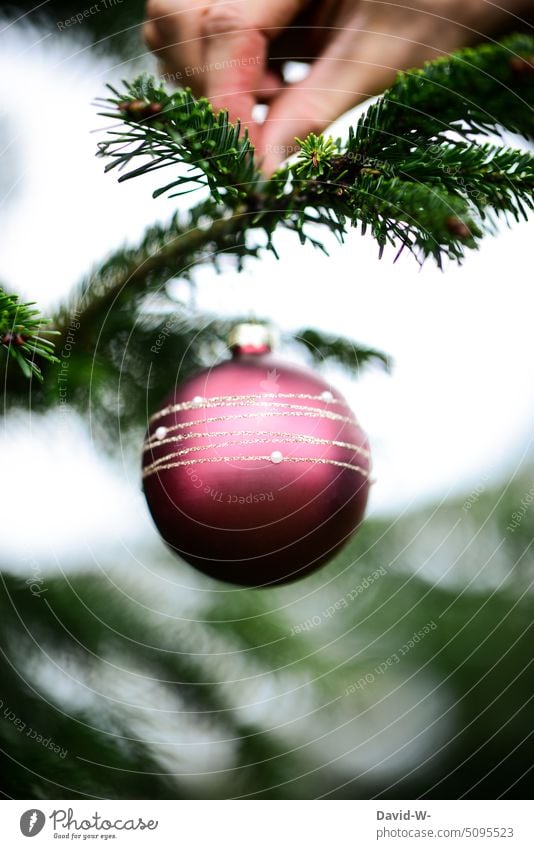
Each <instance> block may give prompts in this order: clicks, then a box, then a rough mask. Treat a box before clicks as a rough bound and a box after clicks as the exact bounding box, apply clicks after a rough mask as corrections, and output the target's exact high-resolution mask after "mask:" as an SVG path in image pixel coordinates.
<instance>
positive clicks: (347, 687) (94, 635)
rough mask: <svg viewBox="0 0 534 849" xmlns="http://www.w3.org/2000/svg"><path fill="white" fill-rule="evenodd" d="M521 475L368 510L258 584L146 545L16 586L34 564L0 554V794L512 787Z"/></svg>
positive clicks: (517, 785)
mask: <svg viewBox="0 0 534 849" xmlns="http://www.w3.org/2000/svg"><path fill="white" fill-rule="evenodd" d="M528 486H530V483H529V481H527V480H523V481H518V482H516V483H515V484H513V485H512V486H511V487H509V488H508V492H507V494H506V497H505V498H503V497H502V491H501V488H499V489H496V490H494V491H492V490H489V491H484V492H482V493H478V492H477V494H476V497H475V498H474V499H473V498H471V499H470V500H469V499H468V500H466V501H465V502H464V503H463V504H462V503H461V502H455V503H448V504H444V505H442V506H440V507H439V508H436V509H430V508H429V509H425V510H419V511H417V512H414V513H412V514H408V515H406V516H404V517H399V518H398V519H397V520H395V521H392V522H391V523H388V522H385V521H383V520H380V521H378V520H373V519H369V520H368V521H367V522H365V523H364V525H363V527H362V528H361V530H360V531H359V533H358V535H357V536H356V537H355V539H354V540H353V541H352V543H351V544H350V545H349V547H347V548H346V549H345V550H344V551H343V552H342V553H341V554H340V555H339V556H338V557H337V559H336V560H335V561H333V562H332V563H331V564H330V565H329V566H328V567H327V568H326V569H323V570H322V571H320V572H319V573H317V574H315V575H313V576H310V577H309V578H307V579H305V580H304V581H300V582H298V583H297V584H293V585H289V586H286V587H283V588H276V589H271V590H265V591H261V592H258V591H253V590H252V591H246V590H245V591H244V590H241V589H233V588H231V587H229V586H225V585H221V584H218V583H217V582H211V581H210V580H209V579H206V578H199V576H197V575H196V574H195V573H193V572H192V570H190V568H189V567H188V566H186V565H185V564H181V562H180V561H178V560H177V559H175V558H174V557H172V556H171V555H170V554H169V553H167V551H166V549H164V548H163V546H161V545H160V544H159V543H158V542H157V541H156V542H155V543H154V545H153V546H151V547H150V548H149V550H148V551H145V552H141V553H139V552H138V553H136V560H137V558H140V559H142V561H143V562H144V563H145V564H146V568H142V567H141V565H139V564H138V567H137V569H135V572H134V573H133V574H132V571H131V566H129V565H128V564H126V563H124V564H122V565H121V566H120V565H117V566H115V567H113V568H110V569H109V570H107V571H105V572H103V571H100V570H99V571H94V570H93V571H87V572H85V573H83V574H75V575H73V574H66V575H63V576H58V574H57V571H55V570H52V569H51V570H45V571H44V572H43V573H42V574H41V575H40V577H38V581H39V583H38V584H37V586H35V585H33V592H32V586H31V580H32V576H33V579H34V580H35V577H36V572H35V565H34V566H32V568H30V566H28V578H27V579H22V578H16V577H14V576H12V575H9V573H8V572H6V571H4V572H3V574H2V596H3V597H2V603H1V606H2V611H3V616H2V619H1V622H0V648H1V659H2V660H1V667H2V671H1V677H0V680H1V685H0V699H1V701H2V703H3V705H2V707H1V708H0V749H1V752H2V753H1V755H0V763H1V765H2V770H1V774H2V779H1V787H2V791H3V793H4V794H5V795H7V796H14V797H16V798H28V797H30V798H34V797H37V798H58V797H63V796H66V797H69V798H76V797H83V796H91V797H93V796H94V797H104V798H130V797H132V798H208V797H216V798H220V797H222V798H228V797H235V796H246V797H260V798H314V797H317V796H323V795H325V794H326V795H328V796H329V797H336V798H346V797H348V798H368V797H371V796H375V795H378V796H381V797H384V798H415V797H419V796H428V797H436V798H458V797H460V796H464V795H465V796H466V797H473V798H495V797H497V796H501V795H503V796H505V797H511V798H518V797H519V798H523V797H526V798H528V797H529V795H530V794H531V789H532V778H531V769H532V765H533V759H532V755H533V742H534V740H533V736H532V699H533V697H534V673H533V670H532V660H533V655H532V634H531V628H532V621H533V617H532V611H533V605H532V595H531V588H532V554H531V548H532V540H533V535H534V513H531V512H530V511H528V510H527V511H526V512H525V513H524V516H523V517H522V520H521V522H520V523H519V526H518V527H516V528H514V529H513V530H510V529H509V528H510V527H511V523H512V521H513V520H512V514H513V513H514V511H516V510H517V507H518V505H520V503H521V500H522V499H524V496H525V492H526V490H527V488H528ZM148 569H150V572H148ZM373 575H374V578H373V577H372V576H373ZM199 581H200V583H199ZM188 587H189V589H187V588H188ZM195 588H196V589H195ZM184 599H187V601H184ZM341 599H345V602H343V603H340V600H341ZM430 623H432V624H431V625H430ZM429 625H430V627H429ZM418 633H419V635H420V636H419V639H415V638H414V635H415V634H418ZM421 634H422V636H421ZM395 657H398V660H394V659H393V658H395ZM392 659H393V660H392ZM6 711H7V715H6ZM11 715H13V716H14V717H16V719H13V716H11ZM17 720H19V726H20V724H21V723H24V724H25V729H24V730H20V727H19V728H18V727H17ZM28 728H33V729H35V731H36V732H38V733H39V734H40V735H41V736H42V737H43V738H45V739H48V738H51V739H52V743H53V744H57V745H58V746H60V747H61V749H62V750H67V754H66V755H65V756H64V757H61V755H60V754H57V753H55V752H54V751H53V750H52V749H48V748H46V747H45V746H44V745H43V744H42V743H39V742H37V741H36V740H35V739H32V737H31V736H30V737H28ZM33 736H34V737H35V735H33Z"/></svg>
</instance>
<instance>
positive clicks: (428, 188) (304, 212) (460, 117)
mask: <svg viewBox="0 0 534 849" xmlns="http://www.w3.org/2000/svg"><path fill="white" fill-rule="evenodd" d="M532 54H534V39H533V38H531V37H529V36H513V37H510V38H508V39H506V40H505V41H504V42H503V43H502V44H485V45H481V46H479V47H477V48H469V49H467V50H461V51H458V52H457V53H456V54H453V55H452V56H449V57H444V58H440V59H438V60H435V61H433V62H430V63H427V65H425V67H424V68H423V69H421V70H415V71H408V72H406V73H403V74H400V75H399V77H398V79H397V81H396V82H395V84H394V85H393V86H392V88H391V89H390V90H389V91H388V92H386V93H385V94H384V96H383V97H382V98H380V99H379V100H378V101H377V102H376V103H375V104H373V105H372V106H371V107H370V108H369V109H368V111H367V113H366V114H365V115H364V116H363V117H362V118H361V119H360V121H359V122H358V124H357V125H356V127H355V128H353V129H351V130H350V132H349V136H348V139H347V141H346V143H342V142H341V141H339V140H338V141H336V142H335V141H334V140H333V139H331V138H325V137H324V136H316V135H315V134H310V136H309V137H308V138H307V139H305V140H303V141H299V143H300V145H301V151H300V154H299V156H298V157H297V161H296V162H295V163H292V164H291V165H285V166H283V167H282V168H281V169H280V170H279V171H278V172H276V174H275V175H273V177H272V179H270V180H262V178H261V174H260V171H259V169H258V167H257V165H256V164H255V161H254V151H253V148H252V146H251V145H250V142H249V140H248V137H247V134H246V132H245V133H244V134H241V130H240V127H239V126H237V127H233V126H232V125H231V123H230V122H229V120H228V115H227V113H226V112H220V113H219V114H218V115H215V114H214V112H213V110H212V108H211V106H210V104H209V103H208V101H206V100H205V99H202V98H201V99H198V100H197V99H195V98H194V96H193V95H192V93H191V91H190V90H189V89H184V90H180V91H177V92H175V93H174V94H167V93H166V92H165V90H164V89H163V88H162V87H161V86H158V85H157V84H156V83H154V81H152V80H150V79H149V78H147V77H142V78H140V79H139V80H137V81H136V82H134V83H133V84H125V90H124V91H123V92H119V91H116V90H114V89H113V90H112V94H113V96H112V97H111V98H109V99H108V101H107V103H108V106H109V107H111V108H112V109H113V110H114V111H111V112H109V111H108V112H106V113H105V114H107V115H108V116H110V117H115V118H120V119H121V120H122V123H123V125H124V126H123V128H122V129H121V130H120V131H115V130H114V131H112V132H110V133H109V135H108V139H107V140H106V141H104V142H102V143H101V145H100V147H99V153H100V155H102V156H106V157H109V158H110V159H111V162H110V163H109V165H108V170H109V169H112V168H115V167H118V166H120V167H121V168H124V167H128V166H129V165H130V164H132V163H133V162H134V161H135V167H134V168H131V169H130V170H128V171H127V172H126V173H125V174H124V175H123V176H122V177H121V179H130V178H131V177H134V176H140V175H142V174H146V173H150V172H152V171H153V170H155V169H160V168H163V167H167V166H171V165H174V166H176V165H177V164H178V170H177V173H176V175H175V176H174V178H173V179H172V180H171V181H170V182H167V183H166V184H165V185H164V186H162V187H161V188H160V189H158V190H156V192H155V193H154V194H155V196H158V195H160V194H169V193H170V194H171V196H173V195H174V194H176V193H177V191H178V190H179V192H182V191H194V190H195V189H197V188H200V187H203V186H204V187H208V188H209V189H210V193H211V199H210V200H208V201H205V202H203V203H204V204H206V203H207V204H208V206H210V205H211V211H212V212H215V210H216V212H217V214H218V215H219V216H220V217H222V218H223V219H224V221H225V224H224V225H221V226H222V229H223V231H224V234H225V238H226V239H228V238H229V237H230V234H233V236H234V237H235V238H236V239H238V240H241V241H242V242H243V243H244V242H245V241H246V233H247V231H248V230H251V229H252V228H253V227H259V228H261V229H262V230H263V231H264V233H265V234H266V240H267V241H266V247H268V248H271V249H273V250H274V248H273V241H272V237H273V234H274V232H275V231H276V229H277V228H278V227H285V228H286V229H289V230H292V231H294V232H295V233H296V234H297V235H298V237H299V239H300V241H301V242H302V243H304V242H306V241H310V242H311V243H312V244H314V245H315V246H317V247H321V248H323V245H322V242H321V241H320V240H319V239H318V238H317V237H315V236H313V237H312V236H311V235H310V228H309V225H320V226H321V227H322V228H323V229H325V228H326V229H327V230H330V231H332V232H333V233H334V234H335V235H336V236H337V237H338V238H339V239H341V240H342V239H343V237H344V235H345V233H346V231H347V225H348V224H350V225H352V226H355V227H357V226H361V229H362V231H363V232H365V231H366V230H369V231H370V232H371V233H372V234H373V236H374V238H375V239H376V240H377V242H378V244H379V247H380V252H381V253H382V251H383V249H384V247H385V245H386V244H388V243H390V244H391V245H392V246H393V247H394V248H395V249H396V250H398V249H402V248H404V247H407V248H408V249H409V250H411V251H412V252H413V253H414V254H415V255H416V256H417V258H418V259H419V260H423V259H425V258H426V257H428V256H431V257H433V258H434V260H435V261H436V263H437V264H438V266H440V267H441V266H442V264H443V260H444V259H445V258H451V259H453V260H456V261H461V260H462V258H463V256H464V255H465V250H466V248H474V247H476V246H477V243H478V241H479V240H480V238H481V237H482V236H483V235H484V233H486V232H493V230H494V223H493V214H496V215H498V214H499V213H505V214H511V215H512V216H513V217H514V218H516V219H518V218H519V217H525V215H526V211H527V210H528V209H529V208H532V194H533V176H532V175H533V170H534V169H533V164H532V163H533V159H532V156H531V155H530V154H529V153H523V152H521V151H518V150H503V149H501V148H497V147H495V146H491V145H477V144H475V143H474V142H473V141H472V139H471V138H470V137H471V136H472V134H473V133H475V132H489V131H490V130H491V131H495V132H499V130H500V129H502V128H505V129H508V130H513V131H515V132H521V133H522V134H523V135H525V136H527V137H531V136H532V135H533V134H534V123H533V118H532V116H533V115H534V94H533V88H534V87H533V86H532V85H531V84H530V83H531V77H532V74H531V71H532V67H531V64H530V58H529V57H531V56H532ZM451 132H455V133H456V135H457V136H458V134H459V135H460V136H462V135H463V136H464V138H466V139H468V141H464V142H461V141H458V140H456V141H453V140H452V139H451V137H450V134H451ZM139 158H140V159H141V161H140V164H137V163H138V162H139ZM185 166H187V170H185V168H184V167H185ZM249 216H250V217H249ZM212 218H213V224H212V227H213V230H212V232H210V230H209V229H208V230H207V231H206V233H205V239H206V242H207V243H209V244H217V243H218V232H217V226H218V225H217V224H216V221H215V215H213V216H212ZM229 221H230V223H228V222H229ZM170 250H171V253H172V249H170Z"/></svg>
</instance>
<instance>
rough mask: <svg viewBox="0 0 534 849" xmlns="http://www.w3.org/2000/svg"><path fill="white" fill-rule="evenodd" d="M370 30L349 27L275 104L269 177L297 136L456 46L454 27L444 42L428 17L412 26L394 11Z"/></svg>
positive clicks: (267, 149) (268, 137)
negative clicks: (397, 76) (307, 72)
mask: <svg viewBox="0 0 534 849" xmlns="http://www.w3.org/2000/svg"><path fill="white" fill-rule="evenodd" d="M397 11H398V10H397ZM360 26H362V25H361V24H360ZM364 26H365V30H363V29H360V28H359V27H358V26H356V25H355V24H354V23H353V24H352V26H349V27H345V28H344V29H343V31H342V32H341V33H339V34H338V35H337V36H336V37H335V39H334V40H333V42H332V43H331V44H330V45H329V46H328V48H327V49H326V50H325V52H324V53H323V54H322V55H321V56H320V57H319V59H318V60H317V61H316V62H315V64H314V65H313V66H312V68H311V71H310V74H309V75H308V76H307V77H306V79H305V80H303V81H302V82H301V83H297V84H295V85H293V86H288V87H287V88H286V89H284V91H282V92H281V94H280V95H279V97H277V98H276V100H274V101H273V103H272V105H271V108H270V109H269V113H268V115H267V118H266V121H265V124H264V127H263V129H262V134H261V137H260V139H259V152H260V154H261V153H263V154H264V161H263V166H262V167H263V169H264V171H265V172H266V173H271V172H272V171H273V170H274V169H275V168H277V167H278V165H279V164H280V162H281V161H282V160H283V158H284V156H283V152H284V151H286V150H287V149H291V148H292V146H294V139H295V137H296V136H298V137H299V138H305V137H306V136H307V135H308V133H310V132H316V133H320V132H323V131H324V130H325V129H326V127H328V126H329V124H331V123H332V122H333V121H334V120H336V118H338V117H339V116H340V115H342V114H343V113H344V112H346V111H347V110H348V109H350V108H352V107H353V106H356V105H357V104H358V103H360V102H361V101H363V100H365V99H366V98H368V97H370V96H371V95H374V94H377V93H379V92H382V91H384V89H385V88H387V87H388V86H389V85H390V84H391V83H392V82H393V80H394V78H395V76H396V74H397V72H398V70H400V69H403V68H407V67H412V66H413V65H417V64H421V63H422V62H423V61H424V60H425V59H427V58H430V57H431V56H435V55H436V54H437V53H440V52H447V51H448V50H450V49H452V47H454V46H455V44H454V41H455V36H454V33H453V28H452V27H451V28H450V30H447V32H445V31H444V29H443V28H442V27H441V26H440V36H439V40H438V39H437V38H436V35H435V30H436V23H435V21H434V20H432V19H431V17H430V16H427V15H424V14H422V15H416V16H415V17H414V16H412V17H411V20H410V21H406V19H404V20H403V19H402V17H399V16H398V15H397V14H395V12H394V11H388V16H387V17H386V16H383V17H381V18H379V17H378V16H377V17H371V18H369V20H368V21H367V22H365V24H364ZM456 38H459V36H458V35H457V36H456ZM438 41H439V44H440V45H443V46H442V47H438V46H437V44H438ZM458 43H459V42H458Z"/></svg>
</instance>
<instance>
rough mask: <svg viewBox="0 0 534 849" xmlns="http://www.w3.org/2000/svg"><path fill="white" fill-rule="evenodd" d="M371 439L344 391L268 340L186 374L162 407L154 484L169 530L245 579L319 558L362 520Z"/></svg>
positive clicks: (192, 558) (239, 580)
mask: <svg viewBox="0 0 534 849" xmlns="http://www.w3.org/2000/svg"><path fill="white" fill-rule="evenodd" d="M369 472H370V454H369V445H368V442H367V438H366V436H365V434H364V432H363V431H362V429H361V428H360V426H359V424H358V422H357V421H356V420H355V418H354V415H353V413H352V412H351V410H350V409H349V407H348V405H347V402H346V401H345V399H344V398H343V396H342V395H341V394H340V393H339V392H337V391H335V390H333V389H331V388H330V387H329V386H328V385H327V384H326V383H325V382H324V381H323V380H321V379H320V378H319V377H317V375H315V374H313V373H312V372H310V371H309V370H305V369H302V368H299V367H297V366H294V365H288V364H287V363H283V362H280V361H279V360H277V359H274V358H273V357H272V356H271V354H270V353H269V350H268V347H267V345H265V344H254V345H241V346H236V347H235V348H234V357H233V359H231V360H229V361H227V362H223V363H222V364H220V365H217V366H215V367H213V368H210V369H206V370H205V371H202V372H200V373H199V374H197V375H195V376H194V377H192V378H190V379H188V380H186V381H185V382H184V383H182V384H181V385H180V386H179V387H178V389H177V390H176V391H175V392H174V393H173V394H172V395H171V396H169V398H167V400H166V401H165V403H164V404H163V406H162V408H161V409H160V410H159V411H158V412H157V413H156V414H155V415H154V416H152V418H151V420H150V425H149V429H148V433H147V436H146V441H145V445H144V455H143V484H144V491H145V495H146V499H147V501H148V506H149V508H150V512H151V514H152V517H153V519H154V522H155V523H156V525H157V527H158V530H159V531H160V533H161V535H162V537H163V539H164V540H165V541H166V542H167V543H168V545H169V546H171V547H172V548H173V549H174V551H175V552H176V553H177V554H179V555H180V557H182V558H183V559H184V560H186V561H187V562H188V563H191V564H192V565H194V566H196V567H197V568H198V569H200V570H201V571H202V572H205V573H207V574H208V575H211V576H212V577H214V578H219V579H220V580H223V581H230V582H232V583H235V584H241V585H245V586H255V587H258V586H265V585H272V584H275V583H281V582H284V581H291V580H295V579H296V578H299V577H301V576H303V575H305V574H306V573H308V572H311V571H312V570H314V569H317V568H318V567H319V566H321V565H322V564H323V563H324V562H325V561H327V560H328V559H329V558H331V557H332V555H333V554H334V553H335V552H337V551H338V549H339V548H340V547H341V546H342V545H343V544H344V543H345V542H346V541H347V540H348V538H349V537H350V536H351V534H352V533H353V532H354V530H355V529H356V527H357V525H358V524H359V522H360V521H361V519H362V517H363V514H364V511H365V506H366V502H367V496H368V491H369Z"/></svg>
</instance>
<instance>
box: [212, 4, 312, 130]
mask: <svg viewBox="0 0 534 849" xmlns="http://www.w3.org/2000/svg"><path fill="white" fill-rule="evenodd" d="M301 5H302V2H299V0H276V2H271V3H269V4H266V3H265V0H261V2H260V0H232V1H231V2H228V0H216V2H213V3H212V5H211V6H210V7H209V8H208V9H206V10H205V11H204V14H203V18H202V34H203V36H204V38H205V51H204V66H203V73H204V75H205V85H204V89H205V93H206V96H207V97H208V98H209V99H210V101H211V102H212V103H213V105H214V107H215V108H216V109H227V110H228V112H229V114H230V117H231V119H232V120H233V121H236V120H238V119H239V120H241V121H242V122H243V123H244V124H246V125H247V126H248V127H249V130H250V131H251V135H252V136H257V126H256V125H255V122H254V120H253V115H252V112H253V109H254V106H255V105H256V102H257V100H258V92H260V93H261V92H263V93H265V85H264V82H265V77H266V72H267V70H266V60H267V44H268V40H269V38H270V37H272V36H274V35H275V34H277V33H278V32H279V31H280V27H283V26H285V25H286V24H287V23H288V22H289V21H290V20H291V19H292V17H293V15H294V14H296V11H297V10H298V9H299V8H300V7H301Z"/></svg>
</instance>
